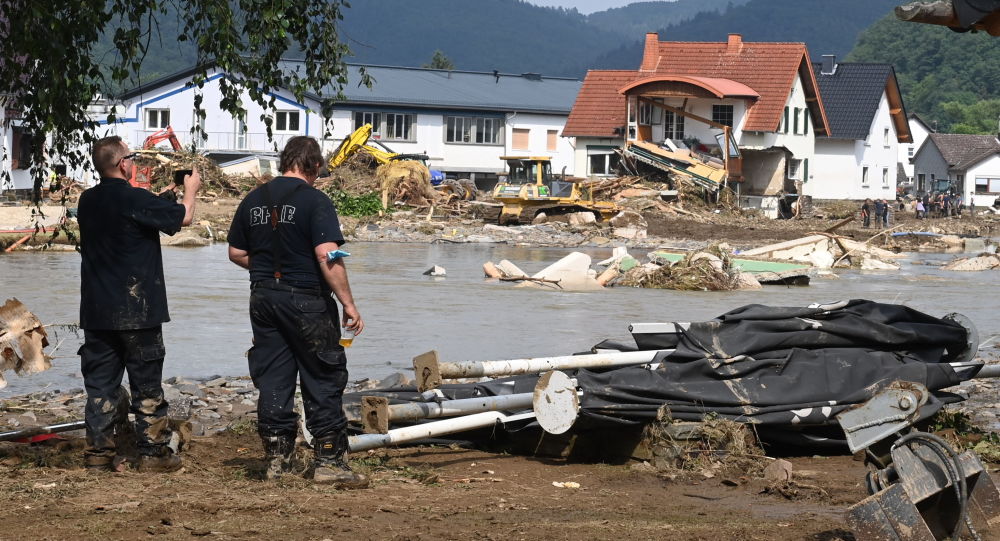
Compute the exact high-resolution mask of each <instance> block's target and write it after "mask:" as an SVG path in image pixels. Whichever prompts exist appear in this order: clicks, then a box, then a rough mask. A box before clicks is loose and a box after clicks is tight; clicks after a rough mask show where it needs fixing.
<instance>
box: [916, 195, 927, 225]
mask: <svg viewBox="0 0 1000 541" xmlns="http://www.w3.org/2000/svg"><path fill="white" fill-rule="evenodd" d="M924 210H925V209H924V202H923V201H922V200H920V199H917V213H916V218H917V219H918V220H922V219H924Z"/></svg>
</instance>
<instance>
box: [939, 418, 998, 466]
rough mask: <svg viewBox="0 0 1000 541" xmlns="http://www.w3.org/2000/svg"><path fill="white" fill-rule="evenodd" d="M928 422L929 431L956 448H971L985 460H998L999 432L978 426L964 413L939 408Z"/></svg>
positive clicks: (994, 461) (995, 461) (993, 461)
mask: <svg viewBox="0 0 1000 541" xmlns="http://www.w3.org/2000/svg"><path fill="white" fill-rule="evenodd" d="M930 423H931V424H930V429H929V430H930V431H931V432H933V433H935V434H937V435H938V436H941V437H943V438H945V439H946V440H948V442H949V443H951V444H952V445H954V446H955V447H956V448H957V449H959V450H963V449H971V450H972V452H974V453H976V454H977V455H979V458H980V459H982V460H983V461H985V462H992V463H997V462H1000V434H997V433H996V432H990V431H987V430H983V429H982V428H979V427H978V426H976V425H975V423H973V422H972V419H971V418H969V416H968V415H966V414H965V413H960V412H956V411H949V410H940V411H938V412H937V413H936V414H935V415H934V417H932V418H931V421H930Z"/></svg>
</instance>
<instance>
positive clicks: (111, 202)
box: [78, 137, 201, 471]
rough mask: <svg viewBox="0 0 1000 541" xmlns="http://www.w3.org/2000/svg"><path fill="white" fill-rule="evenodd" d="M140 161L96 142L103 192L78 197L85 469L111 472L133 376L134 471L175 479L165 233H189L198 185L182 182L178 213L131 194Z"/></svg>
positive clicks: (141, 193) (116, 146) (124, 149)
mask: <svg viewBox="0 0 1000 541" xmlns="http://www.w3.org/2000/svg"><path fill="white" fill-rule="evenodd" d="M134 157H135V154H133V153H130V152H129V149H128V145H126V144H125V142H124V141H122V139H121V138H120V137H107V138H104V139H101V140H100V141H98V142H97V143H96V144H95V145H94V149H93V161H94V167H95V168H96V169H97V172H98V173H100V175H101V182H100V184H98V185H97V186H94V187H93V188H90V189H88V190H87V191H85V192H84V193H83V195H81V196H80V203H79V211H78V219H79V222H80V254H81V255H82V257H83V261H82V264H81V268H80V280H81V287H80V328H81V329H83V331H84V344H83V346H82V347H81V348H80V351H79V354H80V361H81V371H82V372H83V382H84V386H85V387H86V389H87V406H86V411H85V419H86V425H87V444H88V446H87V449H86V451H85V452H84V455H85V456H84V459H85V464H86V466H87V467H88V468H92V469H100V470H110V469H113V468H114V467H115V455H116V441H115V439H116V438H115V436H116V435H117V436H121V435H122V434H120V433H118V434H116V433H117V432H120V431H122V430H123V429H124V428H125V427H127V426H128V424H127V423H128V420H127V415H128V412H127V411H124V410H122V409H121V408H119V407H118V404H119V402H122V401H123V399H124V398H126V397H123V396H121V394H120V389H121V387H120V386H121V382H122V376H123V374H124V372H126V371H127V372H128V376H129V378H128V379H129V386H130V388H131V395H132V396H131V401H132V407H131V411H132V413H134V414H135V432H136V445H137V448H138V452H139V460H138V469H139V471H173V470H176V469H179V468H180V467H181V459H180V457H177V456H175V455H174V454H173V451H171V449H170V448H169V447H168V446H167V444H168V443H169V442H170V436H171V431H170V427H169V422H168V420H167V402H166V401H165V400H164V398H163V387H162V385H161V383H160V379H161V377H162V374H163V358H164V356H165V355H166V351H165V349H164V347H163V334H162V332H161V325H162V324H163V323H165V322H167V321H170V316H169V314H168V312H167V292H166V288H165V287H164V281H163V259H162V255H161V253H160V232H161V231H162V232H164V233H167V234H169V235H173V234H174V233H176V232H177V231H179V230H180V228H181V226H184V225H189V224H190V223H191V220H192V217H193V214H194V205H195V194H196V193H197V192H198V189H199V188H200V187H201V178H200V176H199V175H198V172H197V170H195V171H193V172H192V174H191V175H188V176H187V177H185V179H184V198H183V202H182V203H181V204H177V203H174V202H171V201H168V200H166V199H163V198H160V197H157V196H155V195H153V194H152V193H150V192H149V191H148V190H144V189H141V188H133V187H132V186H130V185H129V183H128V181H127V180H126V179H127V178H130V177H131V176H132V174H133V171H134V168H135V164H134V163H133V162H132V159H133V158H134Z"/></svg>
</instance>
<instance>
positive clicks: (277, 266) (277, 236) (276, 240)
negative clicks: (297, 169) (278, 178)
mask: <svg viewBox="0 0 1000 541" xmlns="http://www.w3.org/2000/svg"><path fill="white" fill-rule="evenodd" d="M306 186H307V185H306V184H296V185H295V187H294V188H292V189H291V190H288V193H286V194H285V196H284V197H282V198H281V201H279V202H278V204H277V205H272V204H271V201H272V199H271V183H270V182H268V183H265V184H264V202H265V203H267V208H268V209H270V214H271V216H270V218H271V268H272V269H273V270H274V279H275V280H281V260H282V259H284V258H285V243H284V241H282V240H281V231H280V230H279V228H278V226H279V225H281V213H282V211H283V210H284V208H285V204H286V203H288V200H289V199H291V198H292V196H293V195H295V192H297V191H299V190H300V189H302V188H305V187H306Z"/></svg>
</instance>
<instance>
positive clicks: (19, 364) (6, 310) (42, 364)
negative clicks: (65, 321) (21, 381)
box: [0, 299, 52, 389]
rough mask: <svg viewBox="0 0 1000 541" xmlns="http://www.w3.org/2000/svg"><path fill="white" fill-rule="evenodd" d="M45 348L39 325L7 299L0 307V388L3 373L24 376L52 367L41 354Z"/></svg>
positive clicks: (4, 383)
mask: <svg viewBox="0 0 1000 541" xmlns="http://www.w3.org/2000/svg"><path fill="white" fill-rule="evenodd" d="M48 345H49V339H48V335H47V334H46V333H45V327H44V326H42V322H41V321H39V320H38V317H36V316H35V314H32V313H31V312H30V311H29V310H28V308H27V307H25V306H24V304H22V303H21V301H19V300H17V299H8V300H7V302H6V303H4V305H3V306H0V389H2V388H4V387H6V386H7V380H6V379H5V378H4V375H3V374H4V372H6V371H8V370H13V371H14V372H15V373H16V374H18V375H19V376H24V375H28V374H34V373H37V372H42V371H44V370H48V369H49V368H51V367H52V360H51V358H49V356H48V355H46V354H45V351H44V350H45V347H46V346H48Z"/></svg>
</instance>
